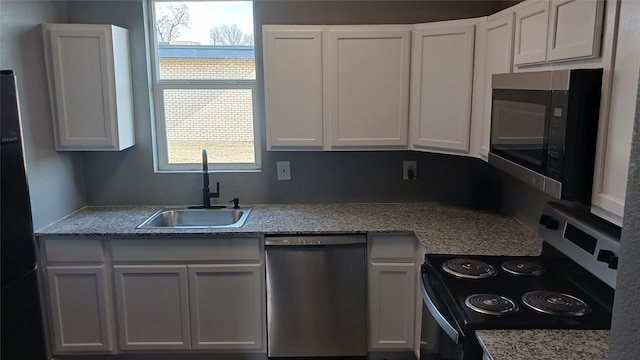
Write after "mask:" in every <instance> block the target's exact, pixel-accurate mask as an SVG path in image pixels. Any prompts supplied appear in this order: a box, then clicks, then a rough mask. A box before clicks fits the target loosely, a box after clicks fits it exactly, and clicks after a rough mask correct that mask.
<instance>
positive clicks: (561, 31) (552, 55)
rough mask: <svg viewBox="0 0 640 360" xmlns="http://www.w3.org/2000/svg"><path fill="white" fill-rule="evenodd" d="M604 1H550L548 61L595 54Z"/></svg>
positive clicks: (596, 53)
mask: <svg viewBox="0 0 640 360" xmlns="http://www.w3.org/2000/svg"><path fill="white" fill-rule="evenodd" d="M603 11H604V1H603V0H551V8H550V10H549V39H548V42H547V60H548V61H553V60H565V59H575V58H589V57H597V56H598V55H599V53H600V34H601V29H602V16H603Z"/></svg>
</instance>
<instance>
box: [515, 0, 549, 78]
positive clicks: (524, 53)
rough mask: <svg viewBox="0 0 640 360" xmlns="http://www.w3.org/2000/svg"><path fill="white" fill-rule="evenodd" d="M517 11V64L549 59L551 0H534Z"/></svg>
mask: <svg viewBox="0 0 640 360" xmlns="http://www.w3.org/2000/svg"><path fill="white" fill-rule="evenodd" d="M526 4H527V6H526V7H524V8H522V9H518V10H517V11H516V39H515V46H514V55H513V62H514V64H515V65H524V64H535V63H541V62H545V61H546V59H547V30H548V27H549V1H545V0H543V1H539V0H532V1H529V2H526Z"/></svg>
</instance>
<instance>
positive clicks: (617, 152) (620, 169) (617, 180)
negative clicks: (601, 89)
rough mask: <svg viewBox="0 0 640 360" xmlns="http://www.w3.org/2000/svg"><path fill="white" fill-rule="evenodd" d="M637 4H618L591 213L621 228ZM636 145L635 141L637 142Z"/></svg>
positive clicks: (638, 53) (634, 92) (638, 40)
mask: <svg viewBox="0 0 640 360" xmlns="http://www.w3.org/2000/svg"><path fill="white" fill-rule="evenodd" d="M639 18H640V2H638V1H623V2H621V3H620V19H619V23H618V27H619V29H620V30H621V31H620V32H619V33H618V42H617V45H616V50H615V51H616V54H615V63H614V65H613V69H612V72H613V75H612V79H613V82H612V86H611V96H610V99H611V103H610V107H609V112H608V118H607V120H606V122H605V124H606V125H604V126H605V127H604V130H605V131H602V130H603V127H601V128H600V130H599V132H598V145H597V150H596V165H595V168H594V179H593V197H592V207H591V211H592V212H593V213H595V214H597V215H599V216H601V217H603V218H605V219H607V220H609V221H611V222H613V223H615V224H617V225H620V226H622V217H623V215H624V206H625V196H626V189H627V176H628V171H629V156H630V153H631V144H632V141H634V139H633V121H634V117H635V113H636V103H637V99H638V80H639V78H638V69H640V47H639V46H638V44H640V22H638V19H639ZM636 141H637V140H636Z"/></svg>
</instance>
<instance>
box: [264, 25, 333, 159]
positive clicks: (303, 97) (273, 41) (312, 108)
mask: <svg viewBox="0 0 640 360" xmlns="http://www.w3.org/2000/svg"><path fill="white" fill-rule="evenodd" d="M263 34H264V35H263V36H264V78H265V79H264V82H265V108H266V124H267V149H269V150H277V149H292V148H293V149H295V148H301V149H318V150H320V149H322V145H323V134H322V131H323V116H324V115H323V114H324V112H323V104H324V102H323V78H322V77H323V71H322V66H323V61H322V29H320V28H315V29H313V28H312V29H309V28H305V29H297V28H295V27H292V28H291V29H288V30H283V29H282V28H278V27H269V26H264V27H263Z"/></svg>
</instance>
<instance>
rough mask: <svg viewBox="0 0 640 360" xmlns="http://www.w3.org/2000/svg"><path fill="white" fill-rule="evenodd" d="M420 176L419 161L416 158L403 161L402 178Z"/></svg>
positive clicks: (407, 178) (409, 178)
mask: <svg viewBox="0 0 640 360" xmlns="http://www.w3.org/2000/svg"><path fill="white" fill-rule="evenodd" d="M417 178H418V162H417V161H415V160H411V161H404V162H403V163H402V179H403V180H415V179H417Z"/></svg>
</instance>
